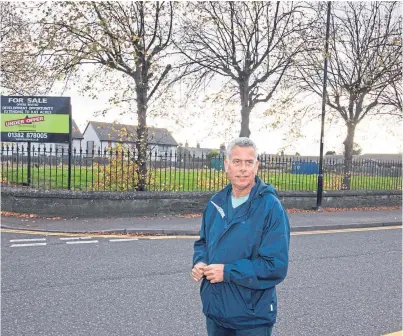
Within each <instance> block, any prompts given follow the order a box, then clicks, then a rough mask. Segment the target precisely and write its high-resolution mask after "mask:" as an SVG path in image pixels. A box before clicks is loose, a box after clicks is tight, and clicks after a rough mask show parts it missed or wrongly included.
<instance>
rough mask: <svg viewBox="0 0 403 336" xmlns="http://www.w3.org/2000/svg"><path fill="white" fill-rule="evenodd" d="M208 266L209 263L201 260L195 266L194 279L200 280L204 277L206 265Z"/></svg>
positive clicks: (193, 270)
mask: <svg viewBox="0 0 403 336" xmlns="http://www.w3.org/2000/svg"><path fill="white" fill-rule="evenodd" d="M206 266H207V264H205V263H204V262H199V263H197V264H196V265H194V266H193V269H192V279H193V280H194V281H200V280H201V279H202V278H203V275H204V267H206Z"/></svg>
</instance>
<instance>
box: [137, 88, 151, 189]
mask: <svg viewBox="0 0 403 336" xmlns="http://www.w3.org/2000/svg"><path fill="white" fill-rule="evenodd" d="M136 94H137V117H138V124H137V141H136V149H137V165H138V167H137V176H138V186H137V190H138V191H144V190H146V185H147V145H148V130H147V86H146V85H145V84H140V83H139V84H137V85H136Z"/></svg>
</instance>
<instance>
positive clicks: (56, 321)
mask: <svg viewBox="0 0 403 336" xmlns="http://www.w3.org/2000/svg"><path fill="white" fill-rule="evenodd" d="M6 231H7V230H5V231H3V232H2V234H1V252H2V253H1V262H2V263H1V271H2V279H1V280H2V291H1V297H2V301H1V310H2V312H1V335H3V336H15V335H30V336H31V335H46V336H50V335H87V336H88V335H96V336H104V335H105V336H107V335H136V336H137V335H138V336H141V335H147V336H148V335H161V336H162V335H166V336H167V335H172V336H174V335H175V336H177V335H184V336H187V335H189V336H191V335H206V332H205V327H204V318H203V315H202V313H201V303H200V299H199V293H198V289H199V284H198V283H194V282H192V281H191V280H190V268H191V257H192V247H193V242H194V238H183V239H155V240H128V241H122V240H119V239H118V238H108V237H96V238H91V237H86V236H81V239H79V237H69V236H67V235H65V236H63V235H62V234H61V235H59V236H56V235H55V236H45V235H43V234H37V235H28V234H20V233H15V232H6ZM25 239H26V240H25ZM401 242H402V236H401V229H400V228H389V229H386V228H384V229H380V230H365V229H363V230H361V231H358V232H336V233H322V234H311V233H309V232H305V233H304V234H298V233H297V234H293V235H292V238H291V250H290V265H289V273H288V277H287V279H286V281H285V282H284V283H282V284H281V285H280V286H279V287H278V300H279V308H278V309H279V314H278V318H277V324H276V325H275V328H274V333H273V335H275V336H276V335H287V336H289V335H290V336H294V335H295V336H299V335H301V336H304V335H306V336H308V335H309V336H312V335H313V336H316V335H317V336H322V335H335V336H336V335H337V336H340V335H354V336H358V335H363V336H364V335H365V336H370V335H374V336H375V335H383V334H388V333H392V332H396V331H400V330H401V329H402V317H401V314H402V301H401V298H402V290H401V284H402V274H401V264H402V260H401V247H402V246H401ZM26 244H29V245H31V246H25V245H26Z"/></svg>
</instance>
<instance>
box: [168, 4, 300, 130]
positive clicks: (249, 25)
mask: <svg viewBox="0 0 403 336" xmlns="http://www.w3.org/2000/svg"><path fill="white" fill-rule="evenodd" d="M302 10H303V7H302V5H300V4H299V3H297V4H296V3H285V2H280V1H278V2H269V1H268V2H259V1H251V2H249V1H242V2H230V1H220V2H215V1H212V2H207V1H206V2H191V3H188V4H187V6H186V7H185V9H184V13H183V15H182V18H181V26H180V27H181V29H180V30H179V32H178V38H177V40H176V43H175V44H176V46H177V48H178V49H179V50H180V53H181V54H182V55H183V56H184V61H183V62H182V63H181V65H180V69H181V73H180V75H179V77H178V78H179V79H183V78H186V77H188V76H193V78H194V79H195V80H194V82H193V83H192V85H191V87H190V90H189V91H190V92H192V91H193V92H195V91H197V90H198V89H200V87H201V86H203V85H208V84H209V83H211V80H212V79H213V78H217V76H218V77H221V78H224V79H225V81H226V83H225V84H224V86H226V87H227V88H228V89H229V91H230V92H231V96H230V98H229V99H232V98H234V97H235V96H238V99H239V101H240V103H241V111H240V112H241V131H240V136H246V137H249V136H250V134H251V132H250V129H249V121H250V114H251V112H252V110H253V109H254V107H255V106H256V105H257V104H259V103H266V102H268V101H269V100H270V99H271V98H272V97H273V94H274V93H275V91H276V90H277V89H278V88H279V85H280V84H281V82H282V80H283V77H284V74H285V73H286V71H287V69H289V68H290V67H291V65H292V64H293V62H294V58H295V56H296V55H297V54H298V53H299V52H300V51H301V50H302V47H304V43H303V41H302V40H301V39H300V36H301V35H302V34H303V32H304V31H305V29H306V26H307V22H306V21H307V20H305V19H304V18H303V12H302ZM234 92H235V93H234Z"/></svg>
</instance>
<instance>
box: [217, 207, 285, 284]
mask: <svg viewBox="0 0 403 336" xmlns="http://www.w3.org/2000/svg"><path fill="white" fill-rule="evenodd" d="M266 220H267V222H266V226H265V229H264V232H263V236H262V240H261V244H260V246H259V249H258V255H257V257H256V258H255V259H252V260H250V259H240V260H237V261H235V262H234V263H232V264H225V266H224V282H233V283H236V284H238V285H240V286H244V287H248V288H251V289H266V288H270V287H273V286H275V285H277V284H279V283H280V282H281V281H283V280H284V279H285V277H286V275H287V270H288V251H289V241H290V224H289V221H288V216H287V213H286V212H285V210H284V209H283V207H282V206H281V204H280V202H279V201H276V202H275V205H274V207H273V208H272V209H271V210H270V212H269V214H268V216H267V217H266Z"/></svg>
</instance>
